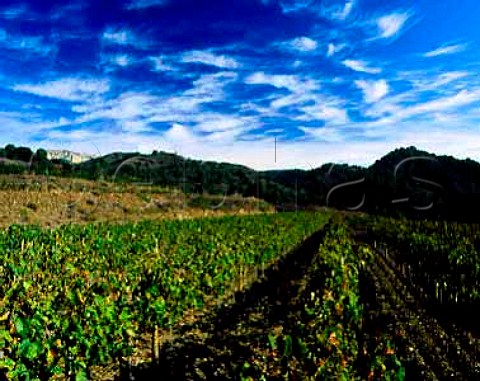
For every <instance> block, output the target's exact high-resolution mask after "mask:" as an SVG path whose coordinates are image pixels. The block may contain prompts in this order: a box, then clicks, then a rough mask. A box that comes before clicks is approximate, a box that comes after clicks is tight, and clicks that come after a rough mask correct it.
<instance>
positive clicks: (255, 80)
mask: <svg viewBox="0 0 480 381" xmlns="http://www.w3.org/2000/svg"><path fill="white" fill-rule="evenodd" d="M245 83H246V84H249V85H270V86H274V87H277V88H285V89H288V90H290V91H291V92H293V93H302V92H305V91H311V90H314V89H317V88H318V84H316V83H315V82H314V81H312V80H302V79H300V77H298V76H296V75H287V74H273V75H272V74H265V73H264V72H256V73H253V74H251V75H250V76H248V77H247V78H246V79H245Z"/></svg>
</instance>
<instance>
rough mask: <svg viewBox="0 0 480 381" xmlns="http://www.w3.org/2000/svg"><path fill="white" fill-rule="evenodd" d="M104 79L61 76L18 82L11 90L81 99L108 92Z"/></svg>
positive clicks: (69, 99)
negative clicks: (32, 81) (43, 81)
mask: <svg viewBox="0 0 480 381" xmlns="http://www.w3.org/2000/svg"><path fill="white" fill-rule="evenodd" d="M109 88H110V86H109V81H108V80H105V79H80V78H63V79H59V80H55V81H50V82H45V83H41V84H19V85H15V86H13V90H15V91H22V92H25V93H30V94H34V95H38V96H42V97H48V98H56V99H61V100H66V101H82V100H88V99H91V98H92V97H94V96H96V95H100V94H104V93H106V92H108V90H109Z"/></svg>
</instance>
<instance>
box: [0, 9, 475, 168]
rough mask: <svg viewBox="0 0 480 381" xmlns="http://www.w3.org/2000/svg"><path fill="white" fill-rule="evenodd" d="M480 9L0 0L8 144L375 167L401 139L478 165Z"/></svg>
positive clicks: (266, 163) (2, 106) (1, 108)
mask: <svg viewBox="0 0 480 381" xmlns="http://www.w3.org/2000/svg"><path fill="white" fill-rule="evenodd" d="M479 7H480V4H479V3H477V2H475V1H473V0H467V1H462V2H457V1H453V0H447V1H442V2H435V1H427V0H423V1H405V0H403V1H389V2H385V1H376V0H375V1H374V0H323V1H320V0H242V1H241V0H234V1H232V0H230V1H219V0H214V1H211V0H210V1H203V0H202V1H198V0H197V1H192V0H190V1H187V0H175V1H174V0H128V1H95V2H94V1H74V2H68V3H66V2H60V1H58V2H56V1H18V2H17V1H11V2H7V1H3V2H2V4H1V5H0V48H1V50H2V54H1V55H0V78H1V80H2V82H1V84H2V86H1V87H0V122H1V123H0V131H1V135H0V136H1V141H0V144H6V143H10V142H12V143H14V144H18V145H20V144H26V145H27V144H28V145H30V146H33V147H40V146H42V147H46V148H69V149H72V150H76V151H82V152H89V153H97V154H98V153H100V154H105V153H108V152H111V151H116V150H129V151H141V152H149V151H151V150H153V149H157V150H167V151H176V152H179V153H181V154H184V155H186V156H190V157H198V158H205V159H215V160H222V161H232V162H238V163H243V164H247V165H250V166H253V167H256V168H273V167H277V166H283V167H293V166H299V167H308V166H311V165H319V164H321V163H324V162H327V161H346V162H351V163H358V164H367V163H369V162H371V161H372V160H373V159H374V158H376V157H378V156H380V155H382V154H384V153H386V152H388V150H390V149H393V148H395V147H398V146H405V145H417V146H418V147H420V148H424V149H428V150H431V151H434V152H438V153H448V154H454V155H457V156H469V157H472V158H474V159H479V158H480V139H478V138H479V137H480V136H479V135H480V133H479V132H478V127H477V126H479V123H478V121H479V118H480V109H479V108H478V106H479V104H480V83H479V81H478V79H477V78H478V74H479V70H480V65H479V64H480V57H479V53H478V52H479V48H480V46H479V41H480V26H479V24H478V21H477V18H478V11H479ZM274 139H276V140H277V142H278V149H279V153H278V156H279V160H278V162H277V163H275V162H273V160H272V157H273V156H272V147H273V141H274Z"/></svg>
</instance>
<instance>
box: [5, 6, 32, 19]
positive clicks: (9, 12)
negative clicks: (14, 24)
mask: <svg viewBox="0 0 480 381" xmlns="http://www.w3.org/2000/svg"><path fill="white" fill-rule="evenodd" d="M28 12H29V10H28V8H27V6H26V5H25V4H18V5H15V6H13V7H9V8H6V9H3V10H1V11H0V15H1V16H2V17H3V18H5V19H7V20H13V19H17V18H19V17H22V18H23V19H24V20H25V16H26V15H27V14H28Z"/></svg>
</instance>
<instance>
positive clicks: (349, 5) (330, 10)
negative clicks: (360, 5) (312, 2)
mask: <svg viewBox="0 0 480 381" xmlns="http://www.w3.org/2000/svg"><path fill="white" fill-rule="evenodd" d="M355 4H356V0H329V1H324V2H323V1H322V3H321V7H320V12H321V14H322V15H323V16H325V17H327V18H329V19H333V20H341V21H343V20H345V19H347V18H348V16H349V15H350V13H352V10H353V8H354V7H355Z"/></svg>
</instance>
